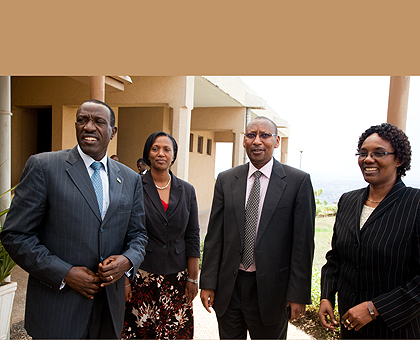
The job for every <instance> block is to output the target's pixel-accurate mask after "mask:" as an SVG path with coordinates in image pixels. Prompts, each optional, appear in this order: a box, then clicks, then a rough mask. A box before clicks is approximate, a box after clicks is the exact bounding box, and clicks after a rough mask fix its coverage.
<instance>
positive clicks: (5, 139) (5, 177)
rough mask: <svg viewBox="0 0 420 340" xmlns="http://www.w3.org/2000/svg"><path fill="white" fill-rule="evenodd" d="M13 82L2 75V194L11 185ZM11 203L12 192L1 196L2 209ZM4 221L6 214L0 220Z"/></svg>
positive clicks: (0, 115)
mask: <svg viewBox="0 0 420 340" xmlns="http://www.w3.org/2000/svg"><path fill="white" fill-rule="evenodd" d="M11 118H12V112H11V82H10V77H9V76H0V195H1V194H3V193H4V192H6V191H7V190H9V189H10V186H11V164H12V162H11V138H12V136H11ZM9 205H10V193H8V194H6V195H4V196H3V197H2V198H0V211H2V210H3V209H5V208H8V207H9ZM3 222H4V216H3V218H2V220H1V221H0V223H1V224H3Z"/></svg>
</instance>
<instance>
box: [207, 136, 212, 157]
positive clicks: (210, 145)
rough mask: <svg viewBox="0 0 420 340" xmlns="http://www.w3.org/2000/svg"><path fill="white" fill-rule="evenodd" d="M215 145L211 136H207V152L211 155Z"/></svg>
mask: <svg viewBox="0 0 420 340" xmlns="http://www.w3.org/2000/svg"><path fill="white" fill-rule="evenodd" d="M212 145H213V141H212V140H211V139H209V138H207V154H208V155H209V156H211V147H212Z"/></svg>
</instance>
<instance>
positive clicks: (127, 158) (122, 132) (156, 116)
mask: <svg viewBox="0 0 420 340" xmlns="http://www.w3.org/2000/svg"><path fill="white" fill-rule="evenodd" d="M169 115H170V110H169V108H168V107H122V108H120V109H119V119H118V132H117V135H118V152H117V154H118V158H119V160H120V162H121V163H123V164H125V165H127V166H129V167H130V168H132V169H133V170H134V171H136V172H138V169H137V160H138V159H139V158H141V157H143V148H144V143H145V142H146V139H147V137H149V135H150V134H151V133H153V132H155V131H165V132H167V133H171V131H170V129H169ZM109 155H111V154H110V153H109Z"/></svg>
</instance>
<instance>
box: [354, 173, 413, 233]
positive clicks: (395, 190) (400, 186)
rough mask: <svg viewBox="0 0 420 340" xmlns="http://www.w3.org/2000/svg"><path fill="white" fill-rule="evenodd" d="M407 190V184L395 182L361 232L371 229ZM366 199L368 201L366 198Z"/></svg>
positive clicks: (399, 181)
mask: <svg viewBox="0 0 420 340" xmlns="http://www.w3.org/2000/svg"><path fill="white" fill-rule="evenodd" d="M405 188H406V186H405V184H404V183H403V182H402V181H401V179H398V180H397V182H395V185H394V186H393V187H392V189H391V190H390V191H389V192H388V194H387V195H386V196H385V198H384V199H383V200H382V202H381V203H379V204H378V206H377V207H376V208H375V210H374V211H373V212H372V214H371V215H370V216H369V218H368V219H367V221H366V223H365V224H364V226H363V228H362V229H361V232H363V231H364V230H366V228H367V227H369V225H370V224H372V223H373V222H374V221H375V220H377V219H378V218H379V217H381V216H382V215H383V214H384V213H385V212H386V211H387V210H388V209H390V208H391V207H392V205H393V203H394V202H395V201H396V200H397V199H398V197H400V196H401V195H402V193H403V192H404V189H405ZM364 198H365V199H366V196H365V197H364ZM363 202H364V201H363ZM359 217H360V215H359Z"/></svg>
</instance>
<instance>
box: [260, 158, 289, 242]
mask: <svg viewBox="0 0 420 340" xmlns="http://www.w3.org/2000/svg"><path fill="white" fill-rule="evenodd" d="M285 177H286V173H285V172H284V169H283V166H282V165H281V164H280V163H279V162H277V161H276V160H274V163H273V169H272V170H271V176H270V181H269V182H268V188H267V193H266V195H265V199H264V205H263V208H262V211H261V217H260V223H259V225H258V233H257V239H256V241H255V244H256V245H257V244H258V242H259V240H260V239H261V237H262V235H263V234H264V231H265V230H266V229H267V226H268V223H269V222H270V220H271V217H272V216H273V214H274V211H275V210H276V208H277V206H278V205H279V203H280V200H281V198H282V196H283V193H284V189H285V188H286V182H285V181H284V180H283V178H285Z"/></svg>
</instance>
